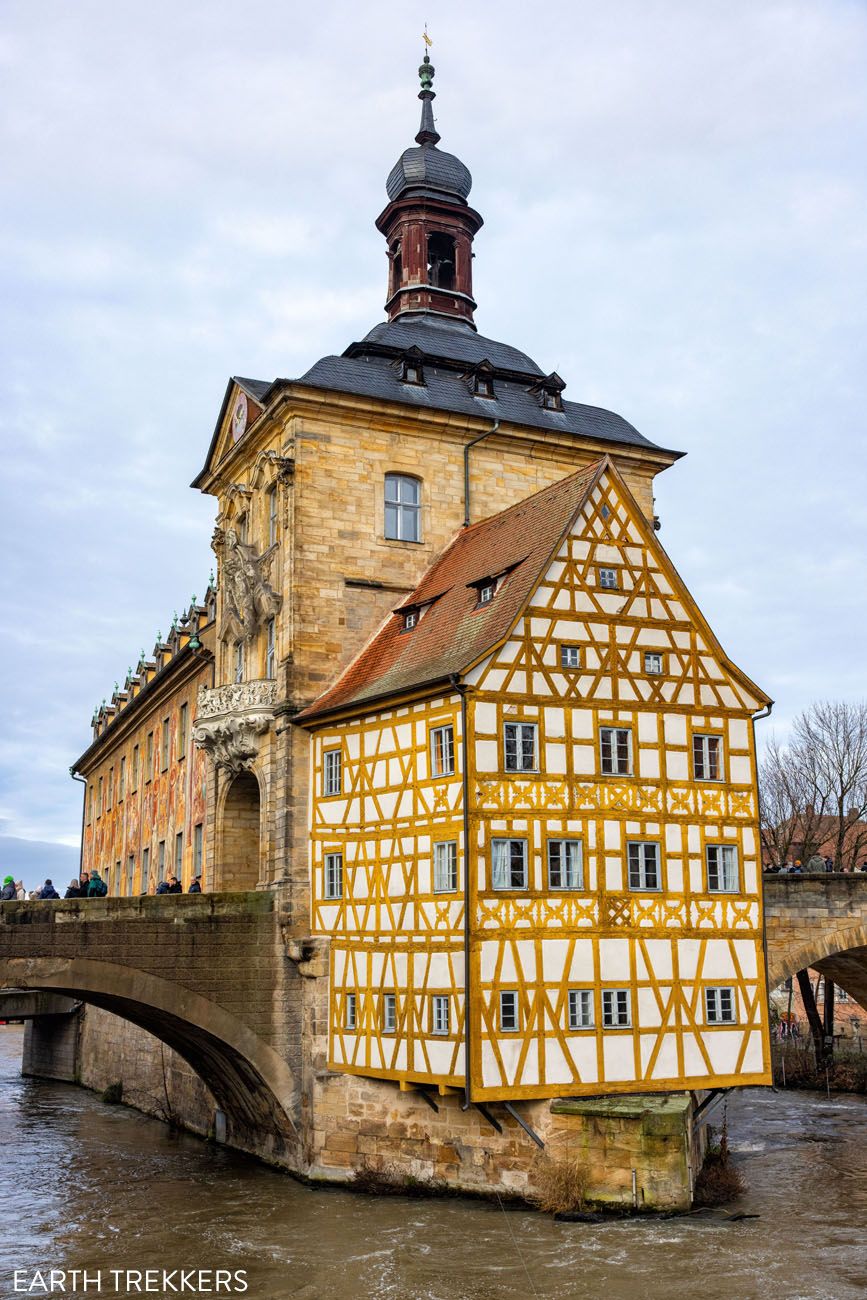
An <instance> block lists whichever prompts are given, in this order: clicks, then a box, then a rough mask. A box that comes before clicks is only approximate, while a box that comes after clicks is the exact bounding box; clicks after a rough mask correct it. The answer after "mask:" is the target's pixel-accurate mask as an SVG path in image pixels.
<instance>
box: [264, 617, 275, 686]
mask: <svg viewBox="0 0 867 1300" xmlns="http://www.w3.org/2000/svg"><path fill="white" fill-rule="evenodd" d="M267 631H268V640H267V641H266V643H265V676H266V677H276V676H277V620H276V619H273V618H269V619H268V629H267Z"/></svg>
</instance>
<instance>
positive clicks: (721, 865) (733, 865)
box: [705, 844, 738, 894]
mask: <svg viewBox="0 0 867 1300" xmlns="http://www.w3.org/2000/svg"><path fill="white" fill-rule="evenodd" d="M705 856H706V858H707V888H708V893H711V894H736V893H737V890H738V851H737V849H736V848H735V847H734V845H733V844H708V845H707V847H706V848H705Z"/></svg>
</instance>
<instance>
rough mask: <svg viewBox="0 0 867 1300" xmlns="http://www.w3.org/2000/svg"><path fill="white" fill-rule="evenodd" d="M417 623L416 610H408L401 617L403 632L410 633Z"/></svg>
mask: <svg viewBox="0 0 867 1300" xmlns="http://www.w3.org/2000/svg"><path fill="white" fill-rule="evenodd" d="M417 622H418V610H417V609H408V610H407V611H406V613H405V614H404V616H403V630H404V632H411V631H412V629H413V628H414V627H415V625H416V623H417Z"/></svg>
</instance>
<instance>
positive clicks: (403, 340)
mask: <svg viewBox="0 0 867 1300" xmlns="http://www.w3.org/2000/svg"><path fill="white" fill-rule="evenodd" d="M411 348H415V349H417V350H418V352H419V353H421V358H420V360H421V362H422V364H423V367H424V378H425V382H424V384H409V383H404V382H403V381H402V379H401V357H402V355H403V354H405V353H406V352H408V351H409V349H411ZM483 361H486V362H488V363H489V364H490V366H491V368H492V369H491V377H492V379H493V383H494V396H493V397H480V396H477V395H476V394H474V393H473V391H472V384H471V382H470V381H469V378H468V376H469V373H470V372H471V371H472V369H473V367H475V366H477V365H479V364H480V363H481V362H483ZM545 378H546V376H545V374H544V372H543V371H542V369H541V367H540V366H538V365H537V364H536V362H535V361H533V359H532V358H531V357H528V356H527V354H526V353H525V352H521V351H520V350H519V349H518V348H513V347H510V346H509V345H508V344H506V343H499V342H498V341H497V340H496V339H489V338H485V336H484V335H483V334H477V333H476V331H475V329H474V328H473V327H472V326H471V325H469V324H467V323H466V322H465V321H460V320H456V319H449V318H446V317H443V316H439V315H437V314H436V313H434V312H419V313H417V314H407V315H406V316H402V317H398V318H397V319H396V320H393V321H383V322H382V323H381V324H379V325H375V326H374V328H373V329H372V330H370V332H369V333H368V334H366V335H365V336H364V338H363V339H361V340H360V342H357V343H350V345H349V347H348V348H347V349H346V351H345V352H344V353H343V354H342V355H341V356H329V357H323V358H322V359H321V360H320V361H317V362H316V364H315V365H314V366H311V367H310V369H309V370H308V371H306V372H305V374H303V375H302V376H301V377H300V379H294V380H293V379H275V380H273V381H272V382H270V383H268V382H267V381H265V380H260V379H241V378H236V379H235V380H233V381H230V385H229V388H227V391H226V396H225V398H224V399H223V406H222V408H221V410H220V414H219V417H218V419H217V424H216V427H215V429H214V434H213V437H212V439H211V445H210V448H209V449H208V456H207V459H206V461H205V466H204V468H203V469H202V470H201V471H200V473H199V474H198V476H197V477H196V478H195V479H194V480H193V484H192V486H193V487H199V486H201V482H202V480H203V479H204V477H205V475H206V473H207V472H208V469H209V468H210V465H211V458H212V456H213V454H214V451H215V449H216V446H217V442H218V438H219V432H220V428H221V426H222V422H223V419H224V417H225V413H226V409H227V402H228V397H229V392H230V391H231V383H232V382H236V383H238V384H240V385H241V387H242V388H244V389H246V391H247V392H248V393H249V394H250V395H251V396H252V397H254V398H255V400H256V401H257V402H260V403H261V404H262V405H263V406H264V407H267V406H268V405H269V404H270V402H271V401H272V399H273V398H274V397H275V396H276V395H277V394H278V393H280V392H281V391H283V390H284V389H286V388H288V387H290V386H291V385H293V384H297V385H299V386H304V387H307V388H315V389H321V390H323V391H328V390H331V391H333V392H338V393H351V394H353V395H357V396H360V397H372V398H378V399H379V400H380V401H389V402H397V403H400V404H402V405H404V406H411V407H415V408H416V410H419V409H421V410H430V411H453V412H455V413H456V414H460V415H469V416H478V417H480V418H481V419H483V420H491V421H493V420H501V421H504V422H506V423H509V424H518V425H521V424H523V425H526V426H528V427H529V428H533V429H548V430H550V431H551V432H552V433H561V434H562V433H567V434H569V433H571V434H575V435H577V436H578V437H581V438H591V439H593V440H594V441H597V442H601V443H610V444H612V445H613V446H621V447H622V446H630V447H647V448H650V449H652V450H654V451H661V450H663V448H660V447H659V446H658V444H656V443H653V442H651V441H650V439H649V438H645V437H644V435H643V434H641V433H639V432H638V430H637V429H636V428H635V427H634V426H633V425H631V424H630V423H629V421H628V420H624V418H623V416H622V415H617V414H616V413H615V412H614V411H607V410H605V409H604V408H603V407H601V406H587V405H586V404H585V403H583V402H569V401H566V400H565V399H564V400H563V403H562V410H549V409H547V408H546V407H544V406H543V405H542V403H541V401H540V398H539V394H538V392H534V391H532V390H533V388H534V386H535V385H536V384H539V383H540V381H544V380H545ZM554 378H555V379H556V376H555V377H554ZM554 386H555V387H559V386H560V385H559V382H558V383H556V384H555V385H554ZM666 450H667V449H666ZM682 454H683V453H682V452H677V451H668V455H670V456H672V457H675V458H679V457H680V456H681V455H682Z"/></svg>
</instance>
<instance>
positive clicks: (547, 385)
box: [530, 371, 566, 411]
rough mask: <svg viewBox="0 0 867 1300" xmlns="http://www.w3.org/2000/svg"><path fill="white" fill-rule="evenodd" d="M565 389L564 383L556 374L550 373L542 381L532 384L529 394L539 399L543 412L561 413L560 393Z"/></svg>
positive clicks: (561, 401) (554, 372) (561, 400)
mask: <svg viewBox="0 0 867 1300" xmlns="http://www.w3.org/2000/svg"><path fill="white" fill-rule="evenodd" d="M565 387H566V385H565V383H564V382H563V380H562V379H561V378H560V376H559V375H558V374H557V372H556V371H552V372H551V374H550V375H546V377H545V378H544V379H540V380H539V382H538V383H536V384H534V385H533V387H532V388H531V389H530V392H531V393H535V394H536V396H537V397H538V398H539V404H540V405H541V407H542V410H543V411H562V410H563V398H562V392H563V389H564V388H565Z"/></svg>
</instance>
